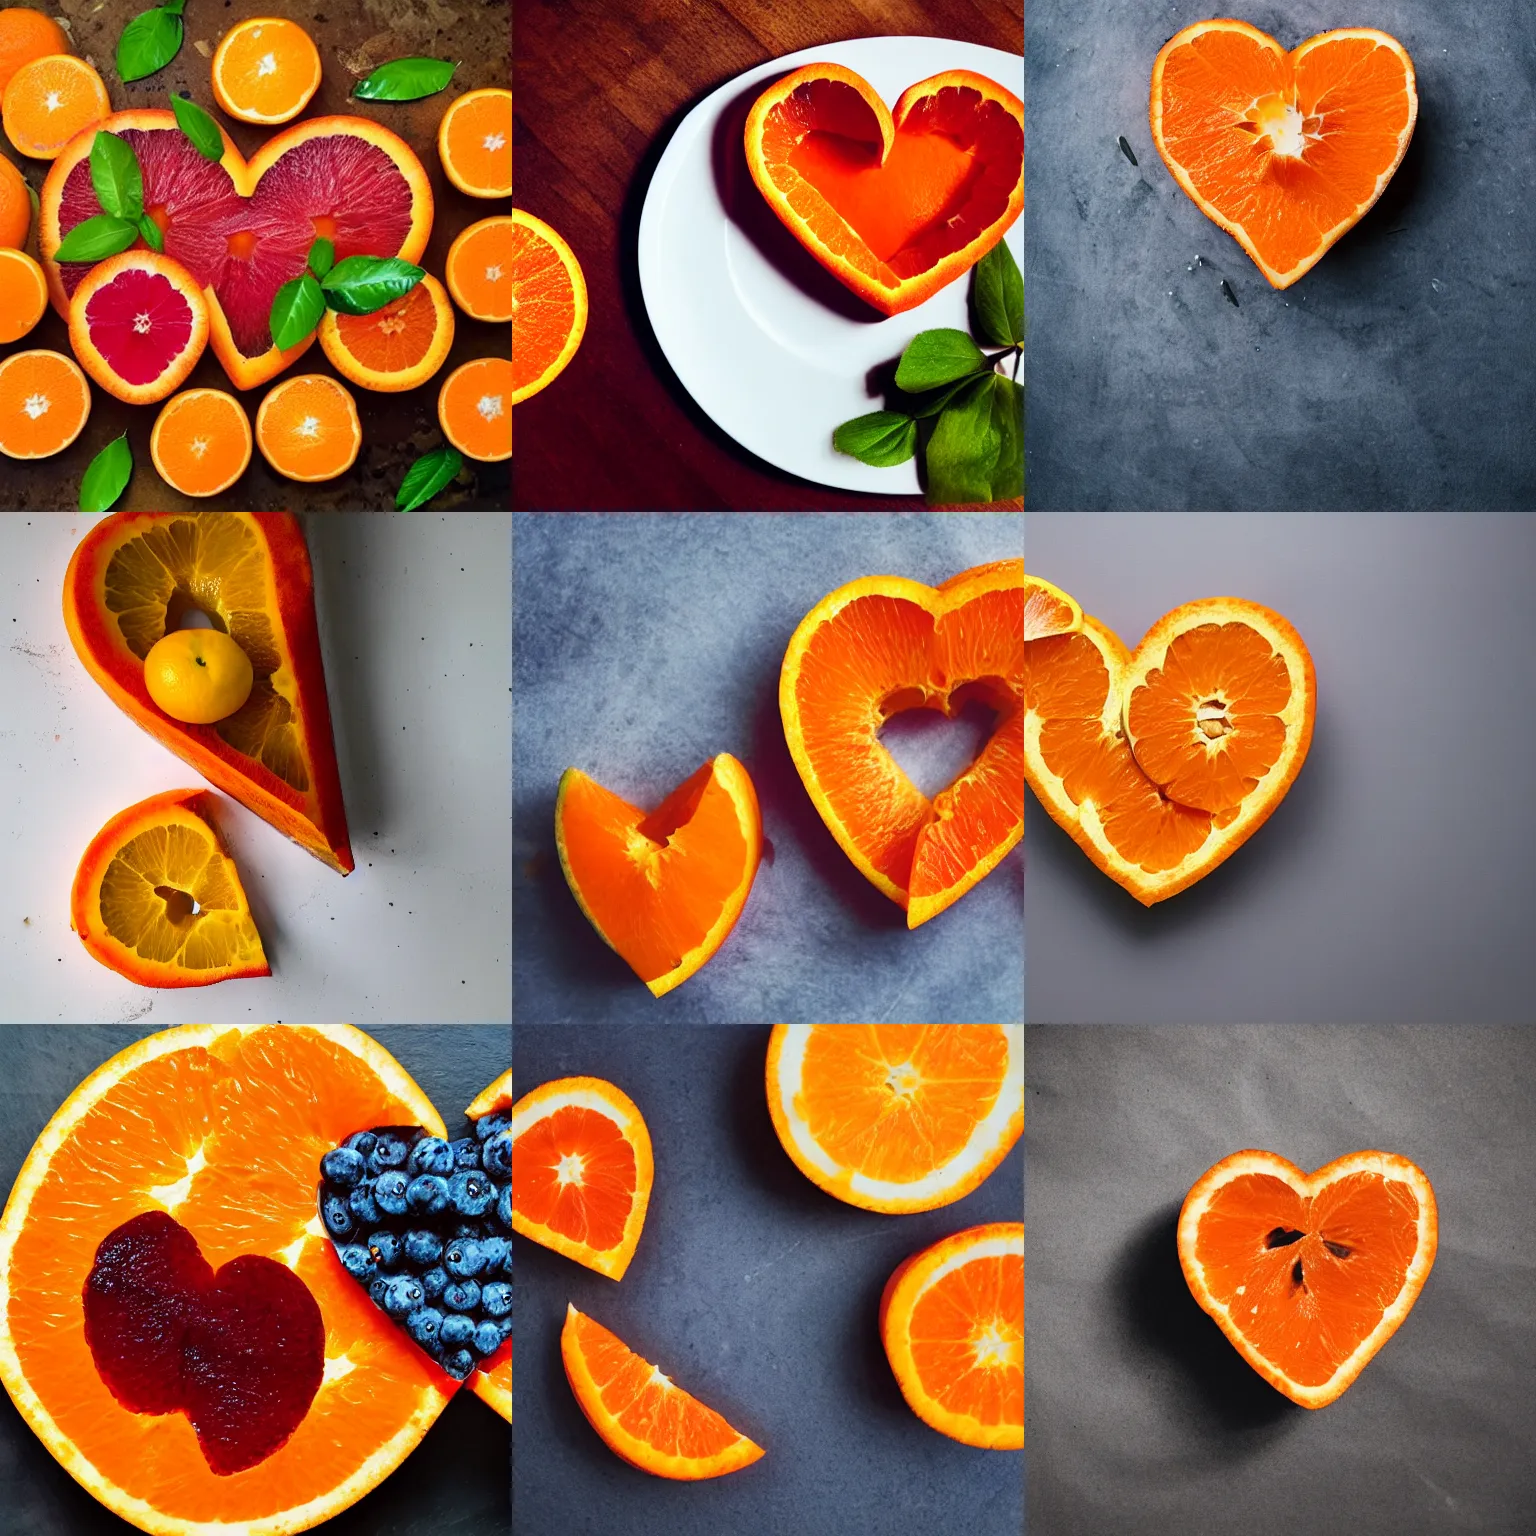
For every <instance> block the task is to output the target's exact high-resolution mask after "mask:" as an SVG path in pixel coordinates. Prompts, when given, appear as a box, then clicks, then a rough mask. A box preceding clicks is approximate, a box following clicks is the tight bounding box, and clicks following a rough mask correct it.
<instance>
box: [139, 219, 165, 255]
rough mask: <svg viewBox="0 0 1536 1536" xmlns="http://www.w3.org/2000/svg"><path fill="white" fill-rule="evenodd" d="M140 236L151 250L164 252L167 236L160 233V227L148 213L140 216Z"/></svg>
mask: <svg viewBox="0 0 1536 1536" xmlns="http://www.w3.org/2000/svg"><path fill="white" fill-rule="evenodd" d="M139 234H140V235H142V236H143V239H144V244H145V245H147V246H148V247H149V248H150V250H152V251H160V252H162V253H163V252H164V250H165V236H164V235H162V234H161V233H160V226H159V225H158V224H156V223H155V221H154V220H153V219H152V218H150V216H149V215H148V214H147V213H141V214H140V215H139Z"/></svg>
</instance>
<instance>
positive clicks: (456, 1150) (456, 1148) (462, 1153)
mask: <svg viewBox="0 0 1536 1536" xmlns="http://www.w3.org/2000/svg"><path fill="white" fill-rule="evenodd" d="M448 1150H449V1151H450V1152H452V1153H453V1166H454V1167H455V1168H456V1169H458V1168H478V1167H479V1166H480V1143H479V1142H478V1141H476V1140H475V1138H474V1137H473V1136H460V1137H459V1139H458V1140H457V1141H450V1142H449V1143H448Z"/></svg>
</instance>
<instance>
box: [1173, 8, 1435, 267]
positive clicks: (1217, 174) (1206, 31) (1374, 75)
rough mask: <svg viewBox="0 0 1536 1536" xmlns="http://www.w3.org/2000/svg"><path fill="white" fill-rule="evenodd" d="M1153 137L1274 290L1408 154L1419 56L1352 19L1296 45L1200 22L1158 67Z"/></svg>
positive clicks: (1314, 256) (1347, 221) (1238, 26)
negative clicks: (1289, 46)
mask: <svg viewBox="0 0 1536 1536" xmlns="http://www.w3.org/2000/svg"><path fill="white" fill-rule="evenodd" d="M1150 114H1151V122H1152V138H1153V140H1154V141H1155V142H1156V144H1157V148H1158V152H1159V153H1160V154H1161V155H1162V157H1163V161H1164V163H1165V164H1166V165H1167V167H1168V169H1169V171H1171V172H1172V173H1173V177H1174V179H1175V180H1176V181H1177V182H1178V184H1179V185H1180V186H1181V187H1182V188H1183V189H1184V190H1185V192H1187V193H1188V194H1189V196H1190V197H1191V198H1193V199H1194V202H1195V206H1196V207H1197V208H1199V210H1200V211H1201V212H1202V213H1203V214H1204V215H1205V216H1206V217H1207V218H1208V219H1211V220H1212V221H1213V222H1215V223H1216V224H1219V225H1220V226H1221V228H1222V229H1224V230H1226V231H1227V233H1228V234H1229V235H1231V236H1232V237H1233V238H1234V239H1235V240H1236V241H1237V242H1238V244H1239V245H1241V246H1242V247H1243V249H1244V250H1245V251H1247V253H1248V254H1249V255H1250V256H1251V257H1252V258H1253V260H1254V261H1255V263H1256V264H1257V265H1258V268H1259V271H1261V272H1262V273H1263V274H1264V276H1265V277H1266V278H1267V279H1268V281H1269V282H1270V283H1271V284H1272V285H1273V286H1274V287H1276V288H1289V287H1290V286H1291V284H1292V283H1294V282H1295V281H1296V280H1297V279H1298V278H1299V277H1302V276H1303V275H1305V274H1306V273H1307V272H1310V271H1311V270H1312V268H1313V267H1315V266H1316V265H1317V263H1318V262H1319V261H1321V260H1322V258H1323V256H1324V255H1325V254H1326V253H1327V251H1328V250H1329V248H1330V247H1331V246H1333V245H1334V243H1335V242H1336V241H1338V240H1339V239H1340V238H1341V237H1342V236H1343V235H1345V234H1347V233H1348V232H1349V231H1350V230H1351V229H1353V228H1354V226H1355V225H1356V224H1358V223H1359V222H1360V220H1361V218H1363V217H1364V215H1365V214H1366V213H1367V212H1368V211H1369V210H1370V208H1371V207H1372V205H1373V204H1374V203H1375V202H1376V199H1377V198H1378V197H1380V196H1381V194H1382V192H1383V190H1384V189H1385V188H1386V185H1387V183H1388V182H1389V181H1390V180H1391V179H1392V175H1393V173H1394V172H1395V171H1396V170H1397V168H1398V166H1399V165H1401V164H1402V160H1403V156H1404V155H1405V154H1406V153H1407V152H1408V141H1409V140H1410V139H1411V138H1412V137H1413V126H1414V123H1415V122H1416V121H1417V120H1418V115H1419V95H1418V88H1417V85H1416V83H1415V79H1414V72H1413V60H1412V59H1410V58H1409V57H1408V51H1407V50H1406V49H1405V48H1404V47H1403V45H1402V44H1401V43H1399V42H1398V41H1397V39H1396V38H1394V37H1389V36H1388V35H1387V34H1386V33H1385V32H1378V31H1376V30H1375V29H1374V28H1372V27H1346V28H1342V29H1340V30H1339V31H1336V32H1324V33H1321V34H1320V35H1319V36H1317V37H1311V38H1308V39H1307V41H1306V42H1304V43H1303V44H1302V45H1301V46H1300V47H1299V48H1296V49H1293V50H1292V51H1291V52H1290V53H1287V52H1286V51H1285V49H1284V48H1282V47H1281V46H1280V44H1279V43H1277V42H1276V41H1275V40H1274V38H1272V37H1271V36H1269V34H1268V33H1267V32H1261V31H1259V29H1258V28H1257V27H1252V26H1249V25H1248V23H1247V22H1245V21H1225V20H1223V21H1201V22H1196V23H1195V24H1194V25H1193V26H1190V27H1185V28H1184V30H1183V31H1182V32H1179V33H1177V34H1175V35H1174V36H1173V37H1172V38H1170V39H1169V40H1168V42H1167V43H1165V44H1164V45H1163V48H1162V50H1161V52H1159V54H1158V56H1157V61H1156V63H1154V64H1153V66H1152V97H1151V106H1150Z"/></svg>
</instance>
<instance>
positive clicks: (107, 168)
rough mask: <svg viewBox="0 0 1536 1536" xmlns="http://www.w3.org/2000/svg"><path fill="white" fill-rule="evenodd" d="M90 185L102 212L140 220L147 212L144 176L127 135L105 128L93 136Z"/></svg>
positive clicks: (121, 217)
mask: <svg viewBox="0 0 1536 1536" xmlns="http://www.w3.org/2000/svg"><path fill="white" fill-rule="evenodd" d="M91 186H92V187H93V188H94V189H95V191H96V201H97V202H98V203H100V204H101V211H102V212H103V213H110V214H111V215H112V217H113V218H114V219H129V220H131V221H132V222H133V223H135V224H137V223H138V221H139V215H140V214H141V213H143V212H144V177H143V175H142V174H141V173H140V171H139V159H138V156H137V155H135V154H134V152H133V149H132V148H131V146H130V145H129V143H128V141H127V140H126V139H120V138H118V136H117V135H116V134H115V133H108V132H107V131H106V130H105V129H104V128H103V129H100V130H98V131H97V133H96V136H95V138H93V139H92V140H91Z"/></svg>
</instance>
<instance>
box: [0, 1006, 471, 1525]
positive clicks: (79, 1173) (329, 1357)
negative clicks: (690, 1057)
mask: <svg viewBox="0 0 1536 1536" xmlns="http://www.w3.org/2000/svg"><path fill="white" fill-rule="evenodd" d="M369 1123H392V1124H420V1125H423V1126H425V1127H427V1128H428V1129H429V1130H431V1131H432V1133H433V1134H437V1135H441V1134H443V1126H442V1121H441V1120H440V1118H439V1117H438V1115H437V1113H436V1111H435V1110H434V1109H433V1108H432V1105H431V1103H430V1102H429V1101H428V1100H427V1098H426V1097H425V1095H424V1094H423V1093H422V1092H421V1090H420V1089H419V1088H418V1087H417V1086H416V1084H415V1083H414V1082H412V1081H411V1079H410V1078H409V1077H408V1076H407V1075H406V1073H405V1072H404V1070H403V1069H402V1068H401V1067H400V1065H399V1063H397V1062H396V1061H395V1060H394V1059H393V1058H392V1057H390V1056H389V1055H388V1054H387V1053H386V1052H385V1051H383V1050H382V1049H381V1048H380V1047H379V1046H378V1045H377V1044H376V1043H375V1042H374V1041H372V1040H370V1039H369V1038H368V1037H367V1036H366V1035H363V1034H361V1033H360V1032H359V1031H357V1030H355V1029H353V1028H351V1027H350V1026H348V1025H331V1026H292V1025H289V1026H281V1025H280V1026H267V1025H236V1026H216V1025H191V1026H187V1027H185V1028H181V1029H174V1030H168V1031H165V1032H163V1033H161V1034H157V1035H152V1036H150V1037H149V1038H148V1039H145V1040H141V1041H139V1042H138V1043H137V1044H136V1045H134V1046H132V1047H131V1048H130V1049H128V1050H127V1051H124V1052H123V1053H122V1054H121V1055H119V1056H116V1057H114V1058H113V1059H112V1060H111V1061H109V1062H107V1063H106V1065H105V1066H103V1067H102V1068H100V1069H99V1070H98V1071H97V1072H96V1073H95V1074H93V1075H92V1076H91V1077H90V1078H88V1079H87V1080H86V1081H85V1082H84V1083H83V1084H81V1086H80V1087H79V1088H78V1089H77V1090H76V1091H75V1093H74V1094H73V1095H72V1096H71V1097H70V1098H69V1099H68V1101H66V1103H65V1104H64V1105H63V1107H62V1108H61V1109H60V1110H59V1111H58V1113H57V1114H56V1115H55V1116H54V1117H53V1120H52V1121H51V1122H50V1123H49V1125H48V1127H47V1129H46V1130H45V1131H44V1132H43V1134H42V1135H41V1136H40V1137H39V1138H38V1141H37V1143H36V1145H35V1146H34V1147H33V1149H32V1152H31V1154H30V1155H29V1157H28V1158H27V1161H26V1163H25V1164H24V1165H23V1167H22V1171H21V1174H20V1176H19V1177H18V1179H17V1181H16V1185H15V1188H14V1189H13V1190H12V1193H11V1197H10V1201H9V1203H8V1204H7V1206H6V1209H5V1215H4V1218H3V1219H0V1296H3V1297H4V1306H3V1309H0V1378H3V1380H4V1382H5V1385H6V1388H7V1389H8V1391H9V1392H10V1394H11V1397H12V1398H13V1399H14V1401H15V1403H16V1406H17V1408H18V1409H19V1410H20V1412H21V1414H22V1416H23V1417H24V1418H25V1419H26V1420H27V1422H28V1424H29V1425H30V1426H31V1427H32V1429H33V1431H34V1432H35V1433H36V1434H37V1435H38V1437H39V1438H40V1439H41V1440H42V1441H43V1443H44V1444H45V1445H46V1446H47V1447H48V1449H49V1451H51V1452H52V1454H53V1455H54V1456H55V1457H56V1458H57V1459H58V1460H59V1462H60V1463H61V1464H62V1465H63V1466H64V1467H65V1469H66V1470H67V1471H68V1472H69V1473H70V1474H71V1476H73V1477H74V1478H75V1479H76V1480H77V1481H78V1482H80V1483H81V1484H82V1485H83V1486H84V1487H85V1488H86V1489H87V1490H88V1491H89V1492H90V1493H91V1494H92V1495H93V1496H94V1497H96V1498H97V1499H99V1500H100V1501H101V1502H102V1503H103V1504H105V1505H106V1506H107V1507H108V1508H109V1509H112V1510H113V1511H115V1512H116V1513H117V1514H119V1515H121V1516H122V1517H123V1518H124V1519H126V1520H128V1521H129V1522H130V1523H131V1524H133V1525H136V1526H138V1527H139V1528H140V1529H142V1530H148V1531H153V1532H156V1533H159V1536H202V1533H204V1532H206V1531H208V1530H209V1529H211V1528H217V1527H220V1526H221V1527H222V1528H224V1529H228V1530H240V1531H242V1532H244V1533H246V1536H292V1533H296V1532H300V1531H305V1530H308V1529H309V1528H310V1527H312V1526H314V1525H318V1524H320V1523H321V1522H322V1521H324V1520H326V1519H329V1518H330V1517H331V1516H332V1515H334V1514H336V1513H337V1512H338V1511H340V1510H342V1509H344V1508H346V1507H347V1506H348V1505H350V1504H352V1503H353V1502H355V1501H356V1500H357V1499H359V1498H361V1497H362V1496H363V1495H364V1494H365V1493H367V1492H368V1491H369V1489H371V1488H373V1487H374V1486H376V1485H377V1484H378V1483H379V1482H380V1481H382V1480H383V1479H384V1478H385V1477H387V1476H388V1475H389V1473H390V1472H391V1471H393V1470H394V1469H395V1467H397V1466H398V1465H399V1464H400V1462H401V1461H403V1460H404V1459H405V1457H406V1456H407V1455H408V1454H409V1453H410V1452H411V1450H412V1449H413V1448H414V1447H415V1446H416V1444H417V1443H418V1442H419V1441H420V1439H421V1437H422V1436H423V1435H424V1434H425V1433H426V1431H427V1429H428V1428H429V1427H430V1426H431V1424H432V1423H433V1421H434V1420H435V1419H436V1417H437V1415H438V1414H439V1413H440V1412H441V1411H442V1408H443V1406H444V1404H445V1403H446V1401H447V1396H446V1392H445V1390H444V1386H443V1383H444V1381H445V1378H443V1376H442V1374H441V1373H440V1372H439V1371H438V1370H437V1369H436V1367H435V1366H433V1365H432V1363H431V1362H430V1361H429V1360H427V1359H426V1358H425V1357H424V1356H423V1355H422V1354H421V1352H420V1351H419V1350H418V1349H417V1348H416V1346H415V1345H414V1344H412V1343H411V1342H410V1340H409V1339H407V1338H406V1337H405V1336H404V1335H403V1334H402V1333H401V1332H400V1331H399V1330H398V1329H396V1328H395V1327H394V1326H393V1325H392V1324H391V1323H390V1322H389V1321H388V1319H387V1318H385V1317H383V1316H382V1315H381V1314H380V1313H379V1312H378V1311H377V1310H376V1309H375V1308H374V1306H373V1305H372V1303H371V1302H370V1301H369V1300H368V1297H367V1295H366V1293H364V1292H362V1291H360V1290H359V1289H358V1287H357V1286H356V1285H355V1284H354V1283H353V1282H352V1280H351V1279H350V1278H349V1277H348V1276H347V1274H346V1273H345V1271H344V1270H343V1269H342V1268H341V1266H340V1264H339V1263H338V1262H337V1260H336V1257H335V1253H334V1251H333V1250H332V1247H331V1244H330V1243H329V1242H328V1241H327V1240H326V1238H325V1236H324V1233H323V1230H322V1229H321V1228H320V1226H319V1223H318V1221H317V1220H316V1219H315V1205H314V1200H315V1182H316V1167H317V1164H318V1162H319V1158H320V1156H321V1154H322V1153H323V1152H324V1151H325V1149H326V1148H327V1147H329V1146H332V1145H334V1144H335V1142H336V1141H337V1140H338V1139H339V1137H340V1136H341V1135H343V1134H345V1132H346V1130H347V1129H349V1128H350V1127H352V1126H355V1125H358V1124H369ZM149 1212H162V1213H164V1214H165V1215H168V1216H170V1217H173V1218H174V1219H175V1221H176V1222H177V1223H178V1224H179V1225H180V1226H181V1227H183V1228H184V1229H185V1230H186V1231H187V1233H189V1234H190V1235H191V1237H192V1238H193V1239H195V1241H196V1243H197V1246H198V1248H199V1250H200V1251H201V1254H202V1258H203V1259H204V1260H205V1261H206V1262H207V1264H209V1265H210V1266H213V1267H214V1268H220V1267H222V1266H224V1265H227V1264H230V1263H232V1262H234V1263H238V1262H239V1261H240V1260H241V1259H242V1258H244V1257H247V1256H250V1255H258V1256H260V1257H262V1258H263V1259H265V1260H273V1261H276V1262H278V1263H280V1264H282V1265H283V1266H285V1267H286V1269H288V1270H289V1271H290V1272H291V1274H292V1275H293V1276H294V1277H296V1279H297V1280H298V1281H302V1283H303V1285H304V1286H305V1287H306V1288H307V1289H308V1291H309V1293H310V1295H311V1296H312V1297H313V1298H314V1300H315V1302H316V1303H317V1304H318V1306H319V1309H320V1313H321V1317H322V1319H323V1323H324V1330H325V1338H324V1350H325V1364H324V1370H323V1375H322V1380H321V1383H320V1385H319V1388H318V1391H317V1392H316V1394H315V1396H314V1399H313V1401H312V1403H311V1404H310V1405H309V1408H308V1411H307V1412H306V1413H305V1414H304V1415H303V1417H302V1419H301V1421H300V1422H299V1424H298V1426H297V1428H296V1429H295V1430H294V1432H293V1434H292V1435H291V1437H290V1438H289V1439H288V1440H287V1441H286V1443H285V1444H283V1445H282V1446H281V1447H280V1448H279V1449H277V1450H275V1451H274V1452H273V1453H272V1454H271V1455H269V1456H267V1457H265V1458H264V1459H262V1460H261V1461H259V1462H258V1463H257V1464H255V1465H253V1466H251V1467H249V1468H248V1469H247V1470H246V1471H244V1472H241V1473H239V1474H238V1475H234V1476H221V1475H219V1474H218V1473H216V1472H214V1471H213V1470H212V1469H211V1468H210V1467H209V1465H208V1463H207V1461H206V1460H205V1459H204V1457H203V1455H202V1453H201V1452H200V1451H199V1450H198V1448H197V1444H196V1439H195V1436H194V1433H193V1430H192V1428H191V1426H190V1425H189V1423H188V1421H187V1419H186V1418H185V1417H184V1416H183V1414H181V1413H177V1412H171V1413H164V1414H159V1415H153V1416H151V1415H146V1414H136V1413H133V1412H132V1411H130V1410H129V1409H127V1408H125V1407H124V1406H123V1404H122V1403H121V1402H119V1401H118V1399H117V1398H116V1397H114V1396H113V1394H112V1393H111V1391H110V1390H109V1389H108V1387H107V1385H106V1383H105V1382H104V1381H103V1380H102V1377H101V1374H100V1372H99V1371H98V1370H97V1368H96V1364H95V1362H94V1360H93V1358H92V1354H91V1350H90V1347H89V1345H88V1343H87V1340H86V1336H85V1317H84V1312H83V1309H82V1305H81V1296H82V1292H83V1290H84V1288H85V1285H86V1281H87V1277H88V1275H89V1274H90V1272H91V1269H92V1265H93V1262H94V1261H95V1258H96V1255H97V1252H98V1249H99V1248H100V1246H101V1244H102V1241H103V1239H104V1238H106V1237H107V1235H108V1234H109V1233H112V1232H113V1231H115V1230H116V1229H117V1228H119V1227H120V1226H122V1225H123V1224H124V1223H126V1222H129V1221H132V1220H134V1219H135V1218H139V1217H141V1216H143V1215H145V1214H146V1213H149Z"/></svg>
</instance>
